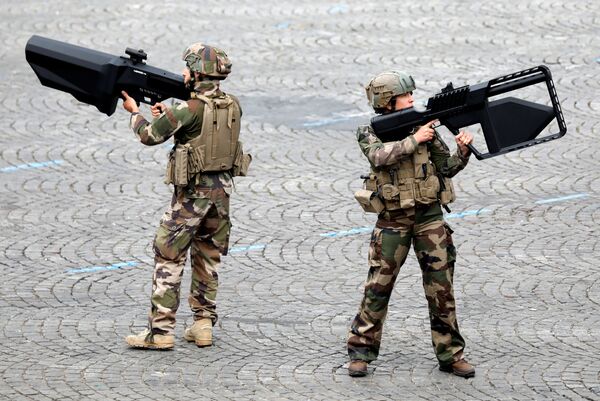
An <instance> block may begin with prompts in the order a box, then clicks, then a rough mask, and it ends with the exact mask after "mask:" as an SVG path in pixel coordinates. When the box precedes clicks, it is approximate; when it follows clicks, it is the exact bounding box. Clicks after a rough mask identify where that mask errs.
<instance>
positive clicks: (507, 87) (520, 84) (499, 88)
mask: <svg viewBox="0 0 600 401" xmlns="http://www.w3.org/2000/svg"><path fill="white" fill-rule="evenodd" d="M503 78H507V80H506V81H501V82H496V83H495V82H494V80H492V81H490V88H489V90H488V96H496V95H501V94H503V93H506V92H511V91H514V90H517V89H521V88H524V87H526V86H530V85H535V84H539V83H542V82H545V81H546V76H545V75H544V74H543V73H542V72H537V73H535V74H533V75H529V76H522V77H516V78H510V75H509V76H507V77H503Z"/></svg>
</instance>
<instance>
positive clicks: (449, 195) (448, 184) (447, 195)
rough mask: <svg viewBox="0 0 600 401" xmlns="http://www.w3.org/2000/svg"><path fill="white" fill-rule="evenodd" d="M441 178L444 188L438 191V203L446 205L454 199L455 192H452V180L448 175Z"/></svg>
mask: <svg viewBox="0 0 600 401" xmlns="http://www.w3.org/2000/svg"><path fill="white" fill-rule="evenodd" d="M443 180H444V187H445V188H444V190H443V191H441V192H440V203H441V204H442V205H447V204H448V203H452V202H454V201H455V200H456V193H455V192H454V185H453V184H452V180H451V179H450V178H448V177H444V178H443Z"/></svg>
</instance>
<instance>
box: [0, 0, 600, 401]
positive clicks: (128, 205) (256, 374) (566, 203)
mask: <svg viewBox="0 0 600 401" xmlns="http://www.w3.org/2000/svg"><path fill="white" fill-rule="evenodd" d="M257 4H260V5H257ZM0 21H1V23H0V32H1V43H2V46H0V92H1V93H2V96H1V99H0V102H1V103H0V104H1V106H2V111H3V113H2V114H1V115H0V271H1V273H2V277H3V280H2V284H1V285H0V313H1V314H0V341H1V342H2V351H1V352H2V357H1V358H0V398H1V399H6V400H21V399H23V400H25V399H32V400H49V399H53V400H54V399H55V400H70V399H73V400H79V399H92V400H94V399H97V400H111V399H118V400H124V399H155V400H158V399H193V398H198V397H201V398H203V399H215V400H243V399H253V400H254V399H256V400H307V399H311V400H349V399H357V400H358V399H372V400H384V399H407V400H419V399H421V400H432V399H443V400H498V399H502V400H530V399H538V400H562V399H565V400H599V399H600V378H599V374H600V373H599V372H600V362H599V359H598V354H599V353H600V345H599V344H600V314H599V313H598V308H599V306H600V271H599V267H598V260H599V259H600V243H599V242H598V235H599V231H600V230H599V229H598V223H599V221H600V203H599V202H600V169H599V168H598V167H599V162H598V157H597V156H596V155H597V153H596V152H599V151H600V145H599V144H598V137H599V134H600V119H599V118H598V113H599V112H600V98H599V93H600V92H599V89H600V46H599V42H598V38H599V37H600V28H599V27H600V6H599V5H598V2H597V1H595V0H573V1H567V0H556V1H542V0H535V1H527V0H526V1H506V0H498V1H494V2H490V1H475V0H465V1H461V2H458V1H456V2H453V1H449V0H448V1H443V0H431V1H427V2H417V1H415V2H412V3H410V4H407V3H406V2H399V1H398V2H397V1H389V2H375V1H371V0H362V1H360V2H359V1H350V0H348V1H341V2H327V1H314V0H307V1H304V2H290V1H277V2H276V1H271V0H267V1H263V2H258V3H257V2H254V1H233V2H220V1H213V0H209V1H204V2H195V3H194V2H189V1H188V2H183V1H169V0H167V1H166V2H165V1H161V2H152V1H145V2H140V1H137V0H133V1H131V2H119V1H115V0H109V1H103V2H100V1H98V2H94V1H91V2H85V3H84V2H76V1H68V0H59V1H54V2H48V3H42V2H36V1H31V0H23V1H19V2H7V4H3V6H2V7H1V8H0ZM33 34H38V35H42V36H47V37H50V38H54V39H58V40H63V41H67V42H70V43H74V44H79V45H83V46H86V47H92V48H95V49H98V50H102V51H105V52H110V53H114V54H122V53H123V51H124V49H125V48H126V47H128V46H130V47H136V48H143V49H145V50H146V51H147V52H148V54H149V60H148V63H149V64H151V65H155V66H157V67H161V68H165V69H168V70H170V71H173V72H179V71H180V70H181V68H182V63H181V61H180V59H179V57H180V56H181V51H182V50H183V48H184V47H185V46H186V45H187V44H189V43H191V42H193V41H197V40H202V41H205V42H208V43H213V44H217V45H219V46H221V47H223V48H224V49H226V50H227V51H228V53H229V54H230V56H231V57H232V59H233V61H234V72H233V74H232V75H231V77H230V79H228V80H227V81H226V82H225V83H224V86H223V87H224V89H225V90H226V91H230V92H231V93H235V94H238V95H239V97H240V99H241V101H242V102H243V107H244V110H245V114H244V121H243V137H244V141H245V145H246V147H247V148H248V149H249V150H250V152H251V153H253V155H254V163H253V165H252V166H251V176H250V177H248V178H243V179H239V180H237V183H236V193H235V195H234V197H233V205H232V209H233V218H234V222H233V223H234V228H233V233H232V236H233V237H232V249H231V254H230V255H229V256H227V257H225V258H224V265H223V267H222V270H221V276H220V277H221V287H220V292H219V296H218V302H219V304H218V308H219V312H220V320H219V323H218V326H217V327H216V330H215V346H213V347H211V348H208V349H199V348H197V347H195V346H193V345H190V344H188V343H186V342H185V341H184V340H183V338H182V336H181V335H182V332H183V329H184V328H185V327H186V325H189V324H190V323H191V314H190V312H189V310H188V307H187V303H186V302H185V298H184V299H183V302H182V306H181V308H180V313H179V320H178V326H177V341H176V349H175V350H174V351H172V352H150V351H138V350H132V349H128V348H127V347H126V346H125V343H124V341H123V338H124V337H125V336H126V335H128V334H130V333H132V332H134V331H137V330H139V329H142V328H143V327H144V325H145V322H146V313H147V309H148V305H149V293H150V290H151V288H150V287H151V271H152V255H153V254H152V249H151V241H152V237H153V235H154V230H155V228H156V227H157V224H158V220H159V218H160V216H161V214H162V212H163V210H164V208H165V207H166V205H167V203H168V200H169V196H170V195H169V194H170V190H169V188H168V187H167V186H165V185H164V184H163V183H162V174H163V169H164V166H165V156H166V153H167V147H166V146H157V147H152V148H151V147H144V146H142V145H141V144H139V143H138V142H137V141H136V140H135V138H134V137H133V134H132V133H131V132H130V131H129V129H128V126H127V123H128V115H127V113H125V112H124V111H123V110H122V109H121V108H119V110H118V111H117V113H115V115H113V116H112V117H106V116H105V115H103V114H101V113H99V112H97V111H96V110H95V109H94V108H93V107H91V106H87V105H84V104H80V103H78V102H77V101H75V100H74V99H73V98H72V97H71V96H70V95H67V94H65V93H62V92H58V91H54V90H51V89H49V88H45V87H42V86H41V85H40V84H39V82H38V80H37V78H36V77H35V75H34V74H33V72H32V70H31V69H30V68H29V66H28V65H27V64H26V62H25V58H24V48H25V43H26V41H27V40H28V39H29V37H30V36H31V35H33ZM539 64H545V65H548V66H549V67H550V68H551V70H552V73H553V76H554V79H555V84H556V87H557V91H558V94H559V97H560V99H561V102H562V106H563V109H564V113H565V119H566V121H567V124H568V127H569V132H568V134H567V135H566V136H565V137H564V138H562V139H559V140H557V141H552V142H550V143H547V144H544V145H540V146H536V147H534V148H529V149H526V150H522V151H518V152H514V153H511V154H508V155H505V156H499V157H496V158H492V159H490V160H487V161H477V160H474V159H473V160H472V161H471V163H470V164H469V166H468V167H467V169H466V170H465V171H464V172H463V173H462V174H461V175H459V176H458V178H457V180H456V183H455V184H456V187H457V190H458V194H459V199H458V201H457V202H456V203H455V204H453V207H452V209H453V210H452V211H453V214H450V215H448V216H447V217H448V221H449V223H450V224H451V225H452V226H453V228H454V229H455V231H456V233H455V238H454V239H455V242H456V243H457V246H458V252H459V260H458V267H457V274H456V282H457V285H456V292H457V298H458V308H459V309H458V314H459V320H460V324H461V328H462V331H463V334H464V336H465V337H466V340H467V350H466V351H467V357H468V359H469V360H470V361H472V362H473V363H474V364H475V365H476V366H477V376H476V377H475V378H474V379H470V380H464V379H461V378H457V377H454V376H450V375H448V374H445V373H442V372H439V371H438V369H437V365H436V362H435V357H434V355H433V352H432V349H431V343H430V337H429V329H428V324H429V323H428V316H427V309H426V301H425V299H424V296H423V293H422V292H423V290H422V287H421V282H420V271H419V268H418V265H417V263H416V260H415V258H414V257H410V258H409V261H408V262H407V264H406V265H405V266H404V268H403V270H402V272H401V275H400V277H399V280H398V283H397V286H396V289H395V294H394V297H393V299H392V304H391V307H390V314H389V319H388V321H387V322H386V327H385V332H384V339H383V347H382V355H381V356H380V359H379V360H378V361H376V362H374V363H373V364H371V365H370V367H369V368H370V372H371V373H372V374H371V375H369V376H368V377H366V378H356V379H353V378H350V377H348V376H347V372H346V367H347V356H346V351H345V337H346V331H347V328H348V325H349V322H350V319H351V318H352V317H353V315H354V314H355V313H356V310H357V307H358V303H359V300H360V297H361V289H362V284H363V281H364V279H365V278H366V274H367V266H366V259H367V245H368V240H369V231H370V227H372V225H373V223H374V218H373V216H370V215H365V214H364V213H363V212H362V211H361V209H360V208H359V206H358V205H357V204H356V203H355V201H354V199H353V196H352V193H353V191H354V190H356V189H358V188H359V187H360V185H361V182H360V179H359V176H360V174H361V173H363V172H365V171H366V169H367V162H366V160H365V159H364V157H362V155H361V154H360V151H359V149H358V146H357V144H356V142H355V136H354V131H355V127H356V125H357V124H359V123H364V122H367V121H368V119H369V118H370V116H371V114H370V110H369V108H368V105H367V103H366V101H365V96H364V91H363V88H362V86H363V85H364V84H365V83H366V82H367V81H368V79H369V78H370V77H371V76H372V75H373V74H375V73H377V72H380V71H382V70H385V69H389V68H396V69H404V70H407V71H409V72H411V73H412V74H413V76H414V77H415V79H416V82H417V86H418V87H419V90H418V91H417V93H416V94H415V95H416V97H417V99H418V100H419V101H423V100H426V99H427V97H428V96H431V95H432V94H433V93H435V92H437V91H438V90H439V89H440V88H441V87H443V86H444V85H445V83H446V82H447V81H448V80H452V81H453V82H454V84H455V85H463V84H469V83H470V84H474V83H478V82H481V81H485V80H489V79H492V78H494V77H496V76H499V75H503V74H507V73H511V72H514V71H519V70H522V69H525V68H528V67H532V66H536V65H539ZM534 96H535V95H534ZM119 107H120V106H119ZM144 110H146V113H148V109H147V108H146V109H144ZM479 139H481V138H479ZM450 140H451V139H450ZM480 143H481V142H480ZM186 270H187V271H186V276H185V281H184V287H185V286H188V285H189V273H188V271H189V268H187V269H186Z"/></svg>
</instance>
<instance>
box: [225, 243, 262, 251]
mask: <svg viewBox="0 0 600 401" xmlns="http://www.w3.org/2000/svg"><path fill="white" fill-rule="evenodd" d="M265 247H266V245H264V244H256V245H248V246H234V247H232V248H231V249H229V252H230V253H231V252H248V251H257V250H259V249H264V248H265Z"/></svg>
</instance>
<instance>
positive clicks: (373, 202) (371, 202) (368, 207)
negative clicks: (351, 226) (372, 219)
mask: <svg viewBox="0 0 600 401" xmlns="http://www.w3.org/2000/svg"><path fill="white" fill-rule="evenodd" d="M354 198H355V199H356V200H357V201H358V204H359V205H360V207H362V209H363V210H364V211H365V212H367V213H377V214H379V213H381V212H382V211H383V209H385V206H384V204H383V202H382V201H381V199H379V197H378V196H377V194H376V193H375V192H373V191H369V190H366V189H359V190H358V191H356V192H355V193H354Z"/></svg>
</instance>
